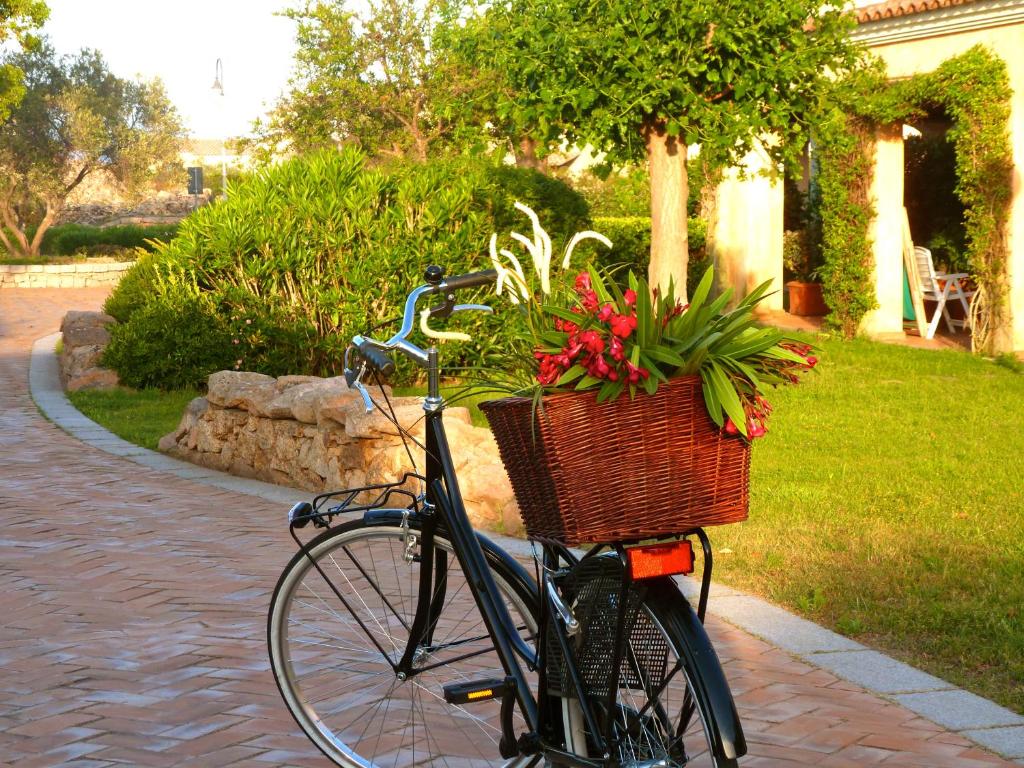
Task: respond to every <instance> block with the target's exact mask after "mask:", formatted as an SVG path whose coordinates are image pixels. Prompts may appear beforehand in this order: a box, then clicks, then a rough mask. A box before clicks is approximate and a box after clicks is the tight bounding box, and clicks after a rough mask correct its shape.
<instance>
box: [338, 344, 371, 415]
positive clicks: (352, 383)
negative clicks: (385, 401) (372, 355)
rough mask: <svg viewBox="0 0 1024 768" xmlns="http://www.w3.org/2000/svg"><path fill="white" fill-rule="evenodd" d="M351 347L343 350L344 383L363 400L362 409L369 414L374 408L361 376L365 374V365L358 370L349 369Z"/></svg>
mask: <svg viewBox="0 0 1024 768" xmlns="http://www.w3.org/2000/svg"><path fill="white" fill-rule="evenodd" d="M351 349H352V347H349V348H348V349H346V350H345V383H346V384H348V388H349V389H354V390H355V391H356V392H358V393H359V394H360V396H361V397H362V398H363V407H365V408H366V412H367V413H370V412H371V411H372V410H373V409H374V408H375V407H376V406H375V405H374V404H373V399H372V398H371V397H370V393H369V391H367V389H366V385H365V384H363V382H362V378H363V374H364V373H366V363H365V362H363V363H362V364H361V365H360V366H359V369H358V370H356V369H354V368H350V367H349V364H348V361H349V352H350V351H351Z"/></svg>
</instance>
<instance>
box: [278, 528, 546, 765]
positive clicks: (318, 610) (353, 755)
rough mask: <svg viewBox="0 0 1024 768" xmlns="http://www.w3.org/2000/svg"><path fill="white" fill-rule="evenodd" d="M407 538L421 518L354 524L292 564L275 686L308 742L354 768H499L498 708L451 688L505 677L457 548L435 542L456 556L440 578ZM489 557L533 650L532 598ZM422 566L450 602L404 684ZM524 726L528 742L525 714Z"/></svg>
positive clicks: (282, 584) (282, 598)
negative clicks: (454, 698)
mask: <svg viewBox="0 0 1024 768" xmlns="http://www.w3.org/2000/svg"><path fill="white" fill-rule="evenodd" d="M410 534H415V535H417V536H418V535H419V525H418V523H417V522H416V521H415V520H411V521H410V529H409V531H408V532H407V531H405V530H403V529H402V528H401V526H400V524H399V520H397V519H389V520H379V521H374V522H364V521H361V520H360V521H353V522H351V523H346V524H345V525H341V526H338V527H337V528H333V529H331V530H329V531H327V532H325V533H324V534H321V535H320V536H319V537H317V538H316V539H314V540H313V541H312V542H311V543H310V544H309V547H308V549H309V553H310V556H308V557H307V556H306V555H305V554H304V553H302V552H299V553H298V554H297V555H296V556H295V557H294V558H293V559H292V561H291V563H289V565H288V567H287V568H286V569H285V571H284V573H283V574H282V575H281V578H280V580H279V582H278V584H277V588H276V590H275V591H274V596H273V598H272V601H271V608H270V616H269V619H268V644H269V648H270V659H271V666H272V669H273V672H274V677H275V680H276V682H277V685H278V688H279V689H280V691H281V695H282V696H283V697H284V700H285V703H286V704H287V706H288V708H289V710H290V711H291V713H292V715H293V716H294V718H295V720H296V721H297V722H298V724H299V725H300V726H301V727H302V729H303V731H305V733H306V735H307V736H309V738H310V739H311V740H312V741H313V742H314V743H315V744H316V745H317V747H319V748H320V750H321V751H322V752H323V753H324V754H325V755H327V756H328V757H329V758H331V759H332V760H333V761H334V762H335V763H337V764H339V765H343V766H347V768H368V767H369V766H388V767H390V766H414V765H415V766H419V765H443V766H446V768H455V767H456V766H491V765H500V764H501V763H502V762H504V761H502V759H501V757H500V753H499V746H498V745H499V741H500V739H501V735H502V734H501V723H500V701H498V700H492V701H481V702H475V703H472V704H468V705H465V706H458V705H454V704H449V703H447V702H446V701H445V700H444V696H443V692H442V688H443V686H445V685H448V684H450V683H457V682H467V681H480V680H486V679H490V678H497V679H502V678H504V676H505V672H504V670H503V668H502V666H501V663H500V661H499V659H498V656H497V653H496V652H495V650H494V647H493V644H492V641H491V638H490V636H489V635H488V633H487V629H486V627H485V626H484V623H483V620H482V618H481V617H480V613H479V611H478V609H477V606H476V602H475V600H474V598H473V595H472V591H471V589H470V587H469V584H468V583H467V581H466V578H465V576H464V574H463V573H462V570H461V568H460V567H459V564H458V562H457V561H456V559H455V557H454V555H452V554H451V553H452V546H451V543H450V542H449V541H447V540H445V539H442V538H440V537H438V538H435V546H436V547H437V548H438V551H440V552H444V553H448V555H449V556H448V557H447V561H448V562H447V567H446V568H444V569H443V572H442V571H441V570H440V569H439V566H438V562H437V559H436V558H435V562H432V563H425V564H424V563H421V562H420V558H419V548H418V546H416V545H415V543H414V541H415V540H414V539H412V538H411V537H410ZM485 553H486V554H487V555H488V558H487V559H488V564H489V565H490V568H491V572H492V575H493V576H494V580H495V582H496V583H497V585H498V588H499V590H500V591H501V593H502V595H503V596H504V598H505V602H506V604H507V606H508V608H509V611H510V613H511V615H512V618H513V621H514V622H515V624H516V626H517V627H518V628H519V631H520V633H521V635H522V636H523V637H524V639H526V641H527V642H528V643H529V644H531V645H533V643H534V638H535V636H536V627H537V620H536V615H535V605H536V595H535V592H533V591H532V589H531V587H530V585H529V584H526V583H524V581H523V579H522V576H521V575H520V574H516V573H514V572H513V570H512V568H510V567H509V566H508V565H507V564H506V563H505V562H504V561H502V560H501V559H500V558H499V557H497V556H496V555H495V553H493V552H487V551H486V550H485ZM442 559H443V558H442ZM421 567H434V568H435V570H436V572H435V582H434V583H435V595H437V594H440V589H443V591H444V601H443V604H442V606H441V610H440V613H439V615H438V616H437V617H436V620H435V621H434V622H433V625H434V626H433V633H432V637H431V641H430V643H429V645H427V646H421V647H420V648H419V649H418V651H417V654H416V659H415V661H414V666H415V672H414V674H413V675H411V676H409V677H408V678H407V679H404V680H403V679H400V676H399V675H397V674H396V672H395V670H394V667H393V664H397V662H398V661H399V660H400V659H401V657H402V655H403V653H404V652H405V649H406V646H407V644H408V638H409V628H410V627H411V625H412V622H413V617H414V616H415V613H416V606H417V602H418V589H419V582H420V568H421ZM437 576H441V578H440V579H438V578H436V577H437ZM441 584H443V587H441V586H439V585H441ZM339 596H340V598H339ZM341 598H343V599H341ZM515 717H516V727H517V732H521V731H522V730H523V729H524V723H523V721H522V719H521V718H520V717H519V713H518V711H517V712H516V715H515Z"/></svg>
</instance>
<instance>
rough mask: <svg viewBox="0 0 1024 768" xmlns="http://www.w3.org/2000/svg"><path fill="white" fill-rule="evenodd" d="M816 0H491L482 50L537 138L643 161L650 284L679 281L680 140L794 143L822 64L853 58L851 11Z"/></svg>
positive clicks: (682, 217)
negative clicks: (502, 72)
mask: <svg viewBox="0 0 1024 768" xmlns="http://www.w3.org/2000/svg"><path fill="white" fill-rule="evenodd" d="M841 5H842V4H837V5H829V4H826V3H824V2H822V0H759V2H753V1H752V0H738V1H737V2H731V3H720V2H710V1H709V0H685V1H684V2H682V3H677V2H676V3H670V2H666V1H665V0H656V1H653V2H645V3H636V2H631V1H630V0H497V2H495V4H494V5H493V6H492V7H491V9H490V11H489V14H491V15H492V16H493V23H492V24H491V28H492V30H494V34H493V35H492V39H491V44H490V46H489V48H487V47H485V50H486V51H487V52H489V55H490V61H491V62H493V61H495V60H496V59H499V60H500V61H501V62H502V65H503V66H504V67H505V68H506V73H507V77H508V79H509V82H510V83H511V84H512V87H511V88H510V89H509V91H508V92H509V93H510V94H512V98H511V99H509V100H508V101H507V103H506V104H505V105H504V107H503V109H504V110H505V111H506V112H511V113H515V114H517V115H518V116H519V117H518V120H517V122H518V124H519V125H521V126H532V130H533V132H534V136H535V137H536V138H537V139H538V140H540V141H542V142H550V141H552V140H556V141H563V140H567V141H569V142H574V143H576V144H578V145H583V144H586V143H589V144H592V145H593V146H594V147H596V148H597V149H600V150H603V151H605V152H607V153H608V154H607V161H608V163H610V164H621V163H630V162H632V163H636V162H644V161H646V162H647V163H648V166H649V170H650V178H651V219H652V221H651V225H652V238H651V240H652V243H651V266H650V282H651V285H652V286H660V287H661V288H662V289H664V288H665V287H666V286H667V284H668V282H669V281H670V280H671V281H673V282H674V283H675V285H676V287H677V293H679V292H682V291H685V285H686V259H687V242H686V200H687V184H688V179H687V175H686V158H687V146H688V145H691V144H700V145H701V152H702V153H706V154H705V156H706V157H709V158H712V159H714V160H715V161H717V162H721V163H733V164H735V163H738V162H740V160H741V159H742V157H743V156H744V155H745V154H746V153H747V152H748V151H749V150H750V149H751V148H753V147H754V146H756V145H757V144H758V142H760V141H761V140H762V139H765V138H766V137H767V138H768V141H767V142H766V146H765V148H766V150H767V151H768V152H769V154H770V155H771V156H772V157H773V159H775V160H777V161H782V160H783V159H784V156H785V155H786V154H787V153H790V152H795V151H796V150H797V149H798V148H799V147H802V146H803V144H804V143H805V140H806V136H807V129H808V126H807V124H806V119H805V115H806V114H807V113H808V112H809V111H810V109H811V107H812V106H813V105H814V104H815V102H816V100H817V98H818V97H819V94H820V92H821V88H822V86H823V85H824V84H825V83H826V81H827V78H828V77H829V76H830V75H829V73H830V72H835V71H838V70H843V69H845V68H847V67H849V66H851V65H852V64H853V62H854V61H855V59H856V57H857V53H856V49H855V47H854V46H853V45H852V43H850V42H849V39H848V35H847V32H848V29H849V25H850V23H851V21H850V17H849V16H848V15H846V14H845V13H844V12H843V11H841V10H840V8H841Z"/></svg>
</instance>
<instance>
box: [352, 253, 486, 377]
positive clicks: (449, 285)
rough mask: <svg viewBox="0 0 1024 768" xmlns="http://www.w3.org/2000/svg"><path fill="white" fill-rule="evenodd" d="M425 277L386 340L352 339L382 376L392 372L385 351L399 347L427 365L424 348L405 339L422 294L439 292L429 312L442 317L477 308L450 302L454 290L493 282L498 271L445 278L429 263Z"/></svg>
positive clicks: (365, 358)
mask: <svg viewBox="0 0 1024 768" xmlns="http://www.w3.org/2000/svg"><path fill="white" fill-rule="evenodd" d="M425 277H426V280H427V284H426V285H421V286H419V287H418V288H416V289H414V290H413V291H412V292H411V293H410V294H409V296H408V297H407V298H406V300H405V311H404V312H403V315H402V327H401V328H400V329H399V330H398V332H397V333H396V334H395V335H394V336H392V337H391V338H390V339H388V340H387V341H385V342H380V341H377V340H376V339H371V338H368V337H365V336H359V335H357V336H354V337H353V338H352V344H353V345H354V346H355V347H356V348H358V349H359V352H360V354H362V356H363V359H364V361H365V362H366V364H367V366H368V367H369V368H371V369H374V370H377V371H380V372H381V373H383V374H385V375H387V374H390V373H391V372H392V371H394V369H395V362H394V360H392V359H391V358H390V357H389V356H388V355H387V351H388V350H398V351H399V352H401V353H403V354H404V355H406V356H407V357H409V358H411V359H412V360H414V361H415V362H417V363H419V364H420V365H422V366H426V365H427V362H428V359H427V353H426V351H425V350H423V349H421V348H420V347H418V346H416V345H415V344H412V343H411V342H409V341H408V340H407V339H408V336H409V335H410V334H411V333H412V330H413V328H414V327H415V324H416V319H417V313H416V302H418V301H419V299H420V298H421V297H422V296H425V295H433V294H441V296H442V297H443V301H442V303H441V305H440V306H438V307H435V308H434V309H432V310H431V315H433V314H434V313H436V314H437V315H438V316H442V317H447V316H448V315H450V314H451V313H452V312H453V311H458V310H459V309H463V308H464V309H476V308H478V307H475V306H473V305H468V306H464V307H463V306H454V305H453V304H452V301H453V300H454V292H455V291H459V290H464V289H466V288H476V287H479V286H482V285H487V284H488V283H493V282H495V281H496V280H497V279H498V272H497V270H494V269H487V270H483V271H481V272H469V273H467V274H464V275H456V276H455V277H450V278H444V277H443V272H442V271H441V269H440V268H439V267H435V266H431V267H428V268H427V272H426V276H425ZM346 367H347V366H346Z"/></svg>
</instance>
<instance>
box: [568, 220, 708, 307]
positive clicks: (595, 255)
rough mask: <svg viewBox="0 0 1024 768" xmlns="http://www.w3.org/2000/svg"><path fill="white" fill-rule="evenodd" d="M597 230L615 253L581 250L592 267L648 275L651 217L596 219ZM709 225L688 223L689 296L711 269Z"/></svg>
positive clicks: (593, 248) (595, 248)
mask: <svg viewBox="0 0 1024 768" xmlns="http://www.w3.org/2000/svg"><path fill="white" fill-rule="evenodd" d="M594 229H595V230H596V231H598V232H600V233H601V234H602V235H604V236H605V237H607V238H608V239H609V240H611V241H612V249H611V250H608V249H607V248H604V247H603V246H600V245H591V244H589V243H588V244H587V245H586V246H582V245H581V247H580V249H581V251H584V252H585V253H586V254H587V256H586V259H587V261H589V263H593V264H595V265H596V266H599V267H603V268H607V269H614V270H619V269H621V271H622V272H623V273H625V272H627V271H628V270H630V269H632V270H633V271H634V272H636V273H637V274H646V273H647V267H648V265H649V264H650V263H651V219H650V217H648V216H629V217H615V216H599V217H594ZM707 229H708V228H707V223H706V222H705V221H704V220H703V219H690V220H689V222H688V223H687V240H688V242H687V245H688V250H689V252H690V255H689V259H690V260H689V264H688V265H687V271H686V283H687V295H690V294H692V293H693V291H694V289H695V288H696V287H697V284H698V283H699V282H700V279H701V277H703V276H704V272H705V270H706V269H707V268H708V267H709V266H710V265H711V262H710V259H708V258H707V256H706V253H705V250H706V248H705V246H706V241H707Z"/></svg>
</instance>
